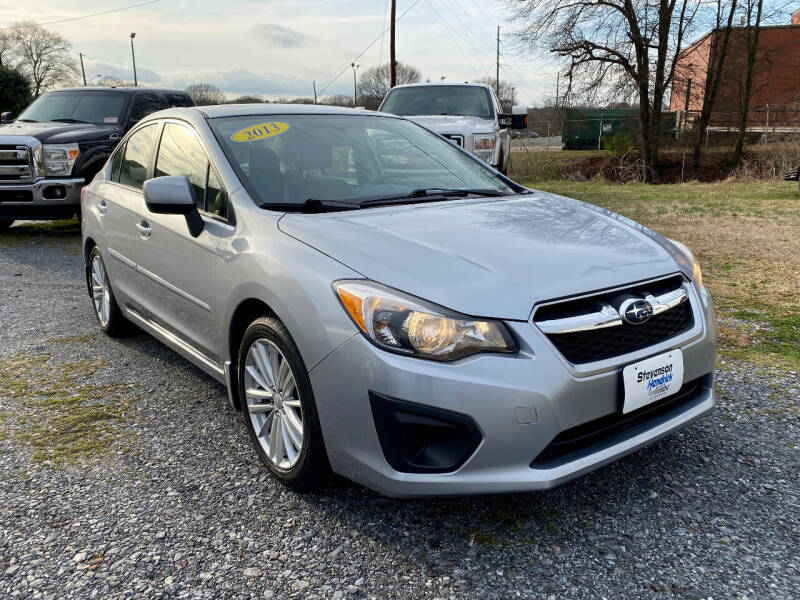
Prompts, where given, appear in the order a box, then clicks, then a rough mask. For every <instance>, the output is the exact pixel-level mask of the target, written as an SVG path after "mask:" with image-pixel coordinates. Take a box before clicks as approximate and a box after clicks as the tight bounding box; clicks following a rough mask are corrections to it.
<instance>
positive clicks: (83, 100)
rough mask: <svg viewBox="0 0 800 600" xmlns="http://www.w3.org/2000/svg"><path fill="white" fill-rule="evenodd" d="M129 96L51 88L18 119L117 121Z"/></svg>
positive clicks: (39, 120) (32, 120) (84, 121)
mask: <svg viewBox="0 0 800 600" xmlns="http://www.w3.org/2000/svg"><path fill="white" fill-rule="evenodd" d="M127 99H128V96H127V94H121V93H119V92H88V91H87V92H81V91H74V92H50V93H48V94H44V95H42V96H39V97H38V98H37V99H36V101H35V102H34V103H33V104H31V105H30V106H29V107H28V108H26V109H25V110H24V111H23V113H22V114H21V115H20V116H19V118H18V119H17V120H18V121H31V122H46V121H63V122H66V123H93V124H95V125H104V124H105V125H115V124H118V123H121V122H122V113H123V111H124V109H125V102H126V101H127Z"/></svg>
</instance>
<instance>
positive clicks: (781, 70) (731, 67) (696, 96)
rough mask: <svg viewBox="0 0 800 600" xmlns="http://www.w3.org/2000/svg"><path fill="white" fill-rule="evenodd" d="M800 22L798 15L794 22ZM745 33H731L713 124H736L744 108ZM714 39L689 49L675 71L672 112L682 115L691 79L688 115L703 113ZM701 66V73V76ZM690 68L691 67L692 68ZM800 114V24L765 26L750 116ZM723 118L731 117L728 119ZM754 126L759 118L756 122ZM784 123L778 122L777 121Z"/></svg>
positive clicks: (671, 101) (754, 73) (762, 33)
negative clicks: (714, 122)
mask: <svg viewBox="0 0 800 600" xmlns="http://www.w3.org/2000/svg"><path fill="white" fill-rule="evenodd" d="M795 17H797V18H798V19H800V11H798V12H797V13H795V15H793V17H792V18H793V19H794V18H795ZM746 34H747V31H746V30H745V29H744V28H737V29H735V30H734V32H733V33H732V34H731V45H730V47H729V49H728V56H727V58H726V61H725V69H724V73H723V75H722V80H721V84H720V89H719V92H718V95H717V98H716V101H715V102H714V107H713V111H714V112H715V113H719V114H717V115H715V119H714V120H715V121H717V123H716V124H717V125H719V124H720V123H719V122H720V121H728V120H732V121H733V122H734V123H735V121H736V116H735V115H736V114H738V112H739V109H740V106H741V103H742V99H741V96H742V90H743V87H744V78H745V66H746V64H747V37H746ZM713 35H722V33H721V32H720V33H717V34H714V33H712V34H709V35H708V36H707V37H706V38H703V39H702V40H700V42H698V43H697V44H695V46H690V47H689V48H688V49H687V50H686V51H685V52H684V53H683V54H682V55H681V57H680V58H679V60H678V63H677V65H676V67H675V83H674V85H673V89H672V96H671V98H670V110H683V108H684V103H685V98H686V80H687V78H688V77H689V76H691V77H692V79H693V81H692V93H691V98H690V104H689V110H692V111H699V110H700V109H701V108H702V105H703V86H704V82H705V69H706V68H707V64H708V55H709V52H710V47H711V40H712V36H713ZM698 64H700V65H701V67H700V69H701V70H702V71H703V72H701V73H698V66H697V65H698ZM689 65H692V67H690V66H689ZM767 105H769V107H770V110H771V111H772V112H773V115H774V113H775V111H783V112H785V113H786V112H787V111H800V25H797V26H792V25H787V26H780V27H764V28H762V30H761V35H760V39H759V45H758V53H757V54H756V64H755V68H754V71H753V87H752V94H751V99H750V110H751V111H756V112H757V111H759V110H761V111H766V107H767ZM725 115H728V116H727V117H726V116H725ZM753 118H754V119H755V120H756V121H755V122H760V121H758V120H759V119H761V117H760V116H757V115H756V116H754V117H753ZM779 118H780V117H779Z"/></svg>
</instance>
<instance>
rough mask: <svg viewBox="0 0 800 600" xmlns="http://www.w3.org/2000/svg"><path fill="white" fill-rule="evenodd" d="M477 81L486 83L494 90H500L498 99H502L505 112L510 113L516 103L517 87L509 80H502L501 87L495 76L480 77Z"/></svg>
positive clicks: (501, 103) (501, 102)
mask: <svg viewBox="0 0 800 600" xmlns="http://www.w3.org/2000/svg"><path fill="white" fill-rule="evenodd" d="M475 81H476V83H486V84H488V85H489V86H491V88H492V89H493V90H497V89H499V90H500V95H499V96H498V98H497V99H498V100H499V101H500V106H501V108H502V110H503V111H504V112H507V113H510V112H511V108H512V106H513V105H514V104H515V98H514V96H515V94H516V91H515V88H514V86H513V85H511V83H509V82H508V81H503V80H502V79H501V80H500V87H499V88H498V86H497V79H496V78H494V77H479V78H478V79H476V80H475Z"/></svg>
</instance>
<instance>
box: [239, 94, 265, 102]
mask: <svg viewBox="0 0 800 600" xmlns="http://www.w3.org/2000/svg"><path fill="white" fill-rule="evenodd" d="M262 102H268V100H264V99H263V98H262V97H261V96H250V95H247V94H245V95H244V96H239V97H238V98H234V99H233V100H231V101H230V103H231V104H260V103H262Z"/></svg>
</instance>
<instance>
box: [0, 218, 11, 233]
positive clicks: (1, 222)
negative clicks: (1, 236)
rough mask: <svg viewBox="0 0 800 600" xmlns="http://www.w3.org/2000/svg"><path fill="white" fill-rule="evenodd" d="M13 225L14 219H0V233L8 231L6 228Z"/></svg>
mask: <svg viewBox="0 0 800 600" xmlns="http://www.w3.org/2000/svg"><path fill="white" fill-rule="evenodd" d="M13 224H14V219H0V233H3V232H4V231H8V228H9V227H11V226H12V225H13Z"/></svg>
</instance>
